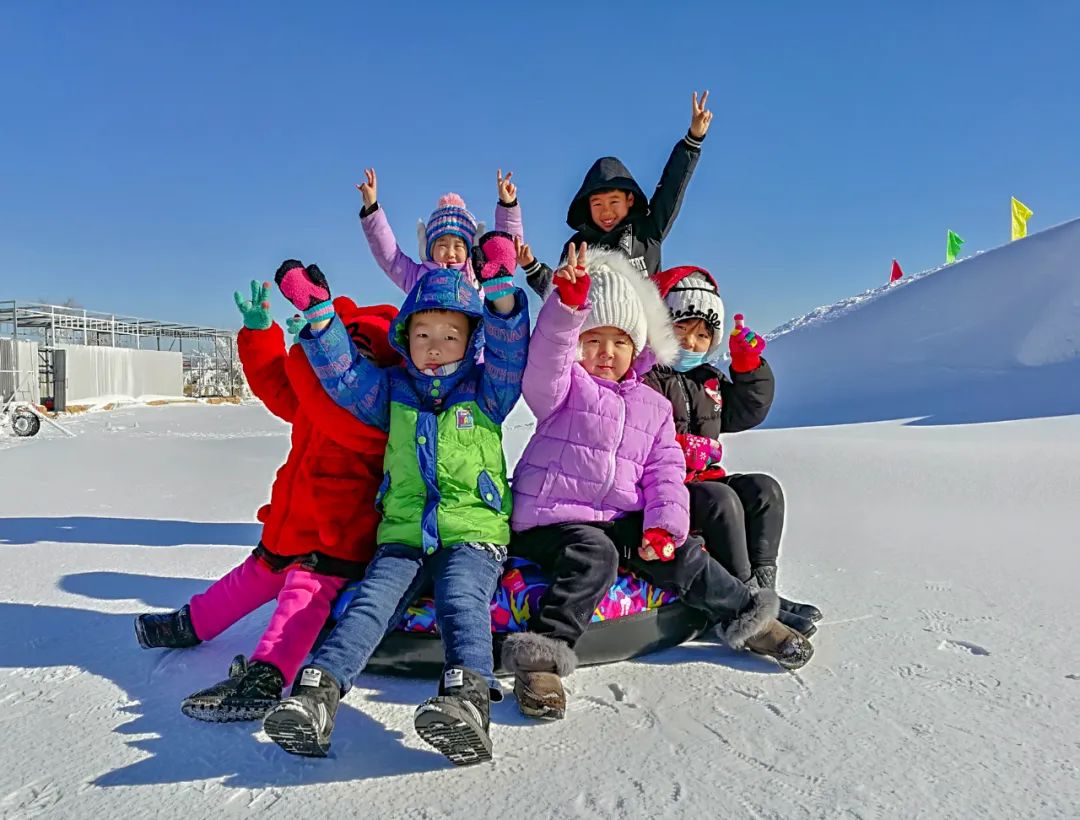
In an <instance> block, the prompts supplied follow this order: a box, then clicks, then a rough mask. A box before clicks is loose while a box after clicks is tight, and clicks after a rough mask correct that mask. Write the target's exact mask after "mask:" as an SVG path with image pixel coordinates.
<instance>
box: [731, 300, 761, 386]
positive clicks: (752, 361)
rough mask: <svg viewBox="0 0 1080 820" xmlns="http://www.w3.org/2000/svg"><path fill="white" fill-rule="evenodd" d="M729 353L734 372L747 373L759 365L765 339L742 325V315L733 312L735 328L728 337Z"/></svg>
mask: <svg viewBox="0 0 1080 820" xmlns="http://www.w3.org/2000/svg"><path fill="white" fill-rule="evenodd" d="M728 351H729V352H730V353H731V369H732V370H734V371H735V372H736V373H749V372H750V371H751V370H757V369H758V368H759V367H761V354H762V353H764V352H765V339H764V338H762V337H761V336H758V335H757V334H756V333H754V331H752V330H751V329H750V328H748V327H744V326H743V315H742V314H741V313H736V314H735V329H734V330H732V331H731V336H730V337H729V338H728Z"/></svg>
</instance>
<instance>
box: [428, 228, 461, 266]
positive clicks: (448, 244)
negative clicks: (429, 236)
mask: <svg viewBox="0 0 1080 820" xmlns="http://www.w3.org/2000/svg"><path fill="white" fill-rule="evenodd" d="M468 258H469V249H468V247H467V246H466V245H465V240H464V239H462V238H461V237H460V236H454V235H453V234H443V235H442V236H440V237H439V238H438V239H436V240H435V244H434V245H432V246H431V261H432V262H434V263H435V264H437V265H442V266H443V267H449V266H451V265H464V264H465V260H466V259H468Z"/></svg>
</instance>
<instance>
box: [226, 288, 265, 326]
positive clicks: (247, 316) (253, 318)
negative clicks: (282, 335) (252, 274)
mask: <svg viewBox="0 0 1080 820" xmlns="http://www.w3.org/2000/svg"><path fill="white" fill-rule="evenodd" d="M233 299H235V300H236V307H237V308H238V309H239V310H240V314H241V315H242V316H243V317H244V327H246V328H248V330H266V329H267V328H268V327H270V325H272V324H273V323H274V319H273V317H272V316H271V315H270V283H269V282H263V283H262V284H261V285H260V284H259V283H258V282H256V281H255V280H254V279H252V280H251V299H250V300H249V299H245V298H244V297H243V296H241V295H240V291H236V292H235V293H234V294H233Z"/></svg>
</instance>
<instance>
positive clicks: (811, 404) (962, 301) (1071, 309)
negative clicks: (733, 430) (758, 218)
mask: <svg viewBox="0 0 1080 820" xmlns="http://www.w3.org/2000/svg"><path fill="white" fill-rule="evenodd" d="M768 340H769V352H768V354H767V355H768V358H769V361H770V363H771V364H772V366H773V369H774V370H775V371H776V375H777V403H776V406H775V408H774V410H773V413H772V415H771V417H770V418H769V422H768V423H769V425H770V426H774V427H777V426H802V425H814V424H836V423H846V422H851V421H868V420H881V419H900V418H921V419H923V420H924V421H923V423H932V424H950V423H964V422H974V421H997V420H1003V419H1021V418H1037V417H1044V416H1055V415H1067V414H1070V413H1078V412H1080V219H1078V220H1074V221H1072V222H1067V223H1065V224H1063V225H1059V226H1057V227H1055V228H1051V229H1049V230H1046V231H1042V232H1041V233H1038V234H1034V235H1032V236H1030V237H1028V238H1027V239H1024V240H1022V241H1018V242H1011V243H1009V244H1008V245H1004V246H1002V247H1000V248H997V249H995V250H992V251H988V252H986V253H982V254H979V255H977V256H974V257H971V258H969V259H965V260H962V261H960V262H958V263H956V264H954V265H950V266H948V267H945V268H941V269H938V270H936V271H931V272H928V273H926V274H922V275H919V276H916V277H913V278H911V279H901V280H899V281H897V282H895V283H892V284H890V285H885V286H883V287H880V288H877V289H875V290H872V291H868V292H867V293H865V294H861V295H860V296H857V297H853V298H851V299H846V300H844V301H842V302H839V303H838V304H836V305H833V306H831V307H828V308H818V309H817V310H816V311H813V312H812V313H810V314H808V315H807V316H804V317H802V318H801V319H796V320H793V321H792V322H789V323H787V324H785V325H783V326H781V327H779V328H777V329H776V330H775V331H773V333H772V334H770V335H769V337H768Z"/></svg>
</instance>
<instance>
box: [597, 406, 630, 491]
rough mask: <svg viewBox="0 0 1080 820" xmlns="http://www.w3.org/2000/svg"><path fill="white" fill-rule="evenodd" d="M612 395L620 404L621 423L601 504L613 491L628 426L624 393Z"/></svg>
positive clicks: (617, 430)
mask: <svg viewBox="0 0 1080 820" xmlns="http://www.w3.org/2000/svg"><path fill="white" fill-rule="evenodd" d="M612 393H613V394H614V395H615V399H616V400H617V401H618V402H619V423H618V426H617V427H616V428H615V436H614V441H615V446H614V447H613V448H612V450H611V455H610V457H609V458H608V474H607V479H606V480H605V481H604V488H603V489H602V490H600V498H599V500H600V501H601V502H602V501H603V500H604V499H605V498H607V494H608V493H609V492H610V491H611V487H612V485H613V484H614V483H615V469H616V466H617V464H618V458H617V455H618V452H619V445H620V444H621V443H622V434H623V428H624V427H625V426H626V400H625V399H624V398H623V397H622V393H620V392H619V391H618V390H617V389H616V390H613V391H612Z"/></svg>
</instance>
